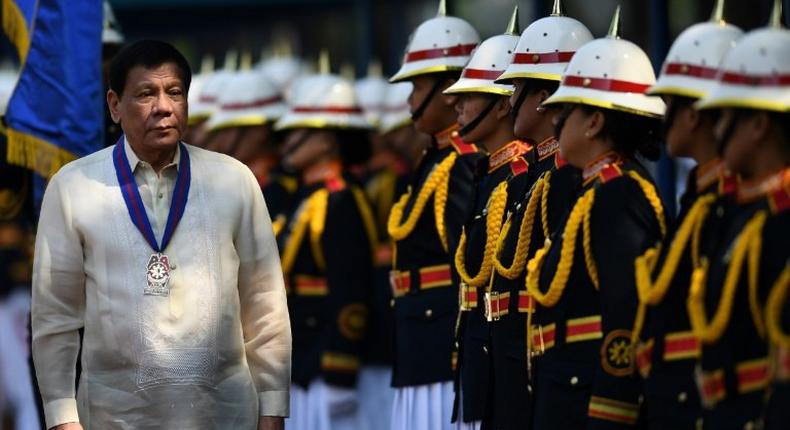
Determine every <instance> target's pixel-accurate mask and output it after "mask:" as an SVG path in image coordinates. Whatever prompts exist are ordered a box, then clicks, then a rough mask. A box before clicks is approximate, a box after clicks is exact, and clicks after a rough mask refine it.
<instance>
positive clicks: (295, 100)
mask: <svg viewBox="0 0 790 430" xmlns="http://www.w3.org/2000/svg"><path fill="white" fill-rule="evenodd" d="M320 63H321V65H320V69H321V72H322V73H320V74H318V75H312V76H306V77H304V78H302V79H300V80H299V81H298V83H297V84H296V85H294V87H293V88H292V90H293V92H292V95H291V101H290V106H289V107H288V111H287V112H286V113H285V114H284V115H283V116H282V117H281V118H280V120H279V121H277V123H276V124H275V129H276V130H289V129H294V128H341V129H368V128H371V127H370V124H369V123H368V121H367V120H366V119H365V116H364V114H363V112H362V108H361V107H359V104H358V103H357V98H356V94H355V93H354V85H353V84H352V83H351V82H349V81H348V80H346V79H343V78H342V77H340V76H337V75H332V74H330V73H329V57H328V56H327V55H326V54H325V53H322V55H321V61H320Z"/></svg>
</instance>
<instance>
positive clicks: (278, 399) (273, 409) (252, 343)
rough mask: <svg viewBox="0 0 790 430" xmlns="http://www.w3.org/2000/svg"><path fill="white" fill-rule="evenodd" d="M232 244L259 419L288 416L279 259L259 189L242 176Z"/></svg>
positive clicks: (287, 330)
mask: <svg viewBox="0 0 790 430" xmlns="http://www.w3.org/2000/svg"><path fill="white" fill-rule="evenodd" d="M241 186H242V187H243V193H242V199H243V202H242V207H243V210H242V214H241V217H240V223H239V228H238V229H237V231H236V237H235V245H236V252H237V253H238V256H239V286H238V289H239V302H240V306H241V323H242V330H243V333H244V343H245V348H246V354H247V363H248V365H249V366H250V373H251V374H252V378H253V381H254V383H255V386H256V387H257V390H258V398H259V401H260V406H259V413H260V415H261V416H281V417H285V416H288V414H289V387H290V381H291V324H290V321H289V317H288V305H287V301H286V297H285V285H284V282H283V275H282V268H281V266H280V257H279V253H278V250H277V243H276V241H275V238H274V233H273V231H272V223H271V219H270V218H269V212H268V210H267V208H266V203H265V202H264V200H263V195H262V194H261V191H260V188H259V187H258V184H257V182H256V180H255V177H254V176H253V175H252V172H250V171H249V170H247V171H246V172H245V177H244V184H242V185H241Z"/></svg>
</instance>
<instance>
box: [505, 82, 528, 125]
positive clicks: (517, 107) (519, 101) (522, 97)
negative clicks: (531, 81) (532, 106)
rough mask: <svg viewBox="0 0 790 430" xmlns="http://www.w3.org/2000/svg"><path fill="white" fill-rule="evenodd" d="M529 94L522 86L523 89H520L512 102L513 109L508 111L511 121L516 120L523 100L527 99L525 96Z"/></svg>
mask: <svg viewBox="0 0 790 430" xmlns="http://www.w3.org/2000/svg"><path fill="white" fill-rule="evenodd" d="M528 94H529V88H527V86H526V85H524V88H522V89H521V92H520V93H518V97H516V101H515V102H513V107H512V108H511V109H510V115H511V116H512V117H513V121H516V120H517V119H518V112H519V111H520V110H521V105H523V104H524V100H526V99H527V95H528Z"/></svg>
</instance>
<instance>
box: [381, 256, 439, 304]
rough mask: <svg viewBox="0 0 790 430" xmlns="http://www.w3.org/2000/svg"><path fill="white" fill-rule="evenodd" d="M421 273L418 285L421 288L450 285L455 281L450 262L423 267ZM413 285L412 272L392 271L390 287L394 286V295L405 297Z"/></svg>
mask: <svg viewBox="0 0 790 430" xmlns="http://www.w3.org/2000/svg"><path fill="white" fill-rule="evenodd" d="M419 273H420V279H419V285H418V287H419V289H420V290H428V289H431V288H441V287H449V286H451V285H452V283H453V279H452V277H451V275H450V265H449V264H442V265H438V266H429V267H423V268H421V269H419ZM411 285H412V279H411V273H410V272H399V271H397V270H393V271H392V272H390V287H391V288H392V296H393V297H396V298H398V297H403V296H404V295H406V294H407V293H408V292H409V291H411Z"/></svg>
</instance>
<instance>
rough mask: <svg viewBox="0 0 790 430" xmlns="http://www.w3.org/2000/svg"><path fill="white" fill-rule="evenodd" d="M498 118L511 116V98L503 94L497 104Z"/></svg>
mask: <svg viewBox="0 0 790 430" xmlns="http://www.w3.org/2000/svg"><path fill="white" fill-rule="evenodd" d="M494 109H495V112H496V118H497V119H498V120H501V119H502V118H508V117H510V100H508V97H506V96H502V97H499V100H497V104H496V106H495V108H494Z"/></svg>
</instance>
